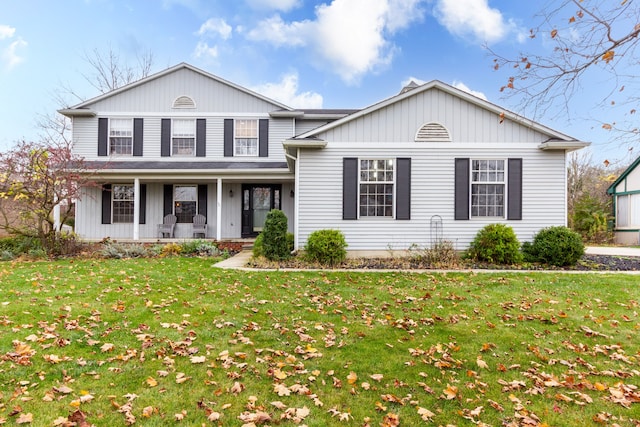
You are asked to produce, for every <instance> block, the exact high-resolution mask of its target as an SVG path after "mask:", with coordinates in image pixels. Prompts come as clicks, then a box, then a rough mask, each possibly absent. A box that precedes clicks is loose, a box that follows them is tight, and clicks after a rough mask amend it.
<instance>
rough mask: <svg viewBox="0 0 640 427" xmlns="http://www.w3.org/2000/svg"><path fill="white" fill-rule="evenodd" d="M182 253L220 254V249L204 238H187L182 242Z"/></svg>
mask: <svg viewBox="0 0 640 427" xmlns="http://www.w3.org/2000/svg"><path fill="white" fill-rule="evenodd" d="M181 253H182V254H183V255H195V256H220V253H221V252H220V249H218V246H216V244H215V243H213V242H209V241H206V240H198V239H196V240H188V241H186V242H184V243H183V244H182V250H181Z"/></svg>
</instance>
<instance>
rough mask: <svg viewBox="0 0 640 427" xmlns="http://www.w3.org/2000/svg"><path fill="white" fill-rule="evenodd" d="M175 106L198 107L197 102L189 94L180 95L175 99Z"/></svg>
mask: <svg viewBox="0 0 640 427" xmlns="http://www.w3.org/2000/svg"><path fill="white" fill-rule="evenodd" d="M173 108H196V103H195V102H193V99H191V98H190V97H188V96H179V97H178V98H176V100H175V101H173Z"/></svg>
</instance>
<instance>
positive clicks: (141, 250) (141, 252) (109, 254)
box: [98, 242, 154, 259]
mask: <svg viewBox="0 0 640 427" xmlns="http://www.w3.org/2000/svg"><path fill="white" fill-rule="evenodd" d="M98 253H99V254H100V256H102V257H103V258H113V259H121V258H145V257H148V256H153V255H154V253H153V252H152V251H151V250H149V249H147V248H146V247H145V246H144V245H140V244H127V243H113V242H107V243H106V244H105V245H104V246H103V247H102V249H100V251H99V252H98Z"/></svg>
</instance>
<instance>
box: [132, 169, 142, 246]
mask: <svg viewBox="0 0 640 427" xmlns="http://www.w3.org/2000/svg"><path fill="white" fill-rule="evenodd" d="M133 240H140V178H136V179H135V180H134V181H133Z"/></svg>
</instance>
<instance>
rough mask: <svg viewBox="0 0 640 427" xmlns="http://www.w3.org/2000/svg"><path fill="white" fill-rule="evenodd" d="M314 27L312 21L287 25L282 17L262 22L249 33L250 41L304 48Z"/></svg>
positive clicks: (276, 16)
mask: <svg viewBox="0 0 640 427" xmlns="http://www.w3.org/2000/svg"><path fill="white" fill-rule="evenodd" d="M312 26H313V23H312V22H311V21H306V20H305V21H297V22H292V23H290V24H287V23H286V22H284V21H283V20H282V18H281V17H280V15H274V16H272V17H271V18H268V19H265V20H263V21H260V22H259V23H258V25H257V26H256V28H254V29H252V30H251V31H249V32H248V33H247V38H248V39H249V40H256V41H265V42H268V43H271V44H273V45H275V46H278V47H280V46H304V45H305V44H306V43H307V39H308V38H309V36H310V32H311V31H310V30H311V29H312V28H311V27H312Z"/></svg>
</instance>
